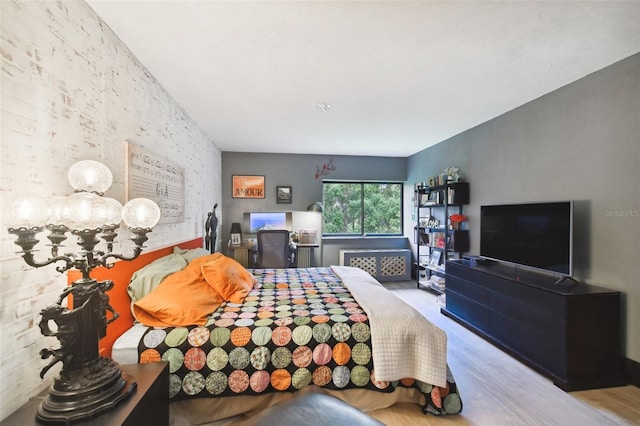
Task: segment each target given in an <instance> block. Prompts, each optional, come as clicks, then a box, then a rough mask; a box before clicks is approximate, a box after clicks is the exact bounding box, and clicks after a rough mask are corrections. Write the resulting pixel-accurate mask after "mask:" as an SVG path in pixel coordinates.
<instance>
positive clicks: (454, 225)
mask: <svg viewBox="0 0 640 426" xmlns="http://www.w3.org/2000/svg"><path fill="white" fill-rule="evenodd" d="M468 219H469V218H468V217H467V216H465V215H463V214H452V215H451V216H449V222H450V223H451V229H460V228H461V225H462V222H466V221H467V220H468Z"/></svg>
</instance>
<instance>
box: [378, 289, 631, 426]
mask: <svg viewBox="0 0 640 426" xmlns="http://www.w3.org/2000/svg"><path fill="white" fill-rule="evenodd" d="M385 286H387V287H388V288H390V289H393V291H394V293H395V294H396V295H397V296H399V297H400V298H401V299H403V300H404V301H406V302H407V303H409V304H410V305H412V306H413V307H414V308H416V309H417V310H418V311H420V312H421V313H422V314H423V315H425V316H426V317H427V318H428V319H429V320H431V321H432V322H433V323H434V324H436V325H438V326H439V327H440V328H442V329H443V330H445V331H446V333H447V336H448V346H447V352H448V355H447V356H448V363H449V367H450V368H451V371H452V372H453V376H454V377H455V379H456V382H457V384H458V388H459V390H460V396H461V398H462V402H463V409H462V413H461V414H459V415H456V416H447V417H435V416H431V415H424V414H422V413H421V412H420V410H419V409H417V408H416V407H415V406H412V405H409V404H407V405H396V406H394V407H391V408H386V409H383V410H377V411H373V412H370V413H369V414H370V415H372V416H373V417H375V418H377V419H378V420H380V421H381V422H383V423H385V424H386V425H388V426H405V425H406V426H413V425H416V424H420V425H447V426H454V425H492V426H497V425H562V426H565V425H576V426H578V425H598V426H604V425H640V388H638V387H635V386H631V385H629V386H624V387H617V388H608V389H596V390H588V391H580V392H570V393H567V392H564V391H563V390H561V389H560V388H558V387H556V386H555V385H553V383H552V382H551V381H550V380H548V379H546V378H544V377H543V376H541V375H539V374H538V373H536V372H535V371H533V370H531V369H530V368H528V367H526V366H525V365H523V364H521V363H520V362H518V361H516V360H515V359H514V358H512V357H511V356H509V355H507V354H505V353H504V352H502V351H501V350H499V349H497V348H496V347H495V346H493V345H491V344H490V343H488V342H487V341H485V340H483V339H482V338H480V337H478V336H477V335H475V334H474V333H472V332H470V331H469V330H467V329H466V328H464V327H462V326H460V325H459V324H457V323H455V322H454V321H452V320H451V319H449V318H447V317H445V316H444V315H442V314H440V311H439V306H438V303H437V299H436V296H435V295H434V294H433V293H431V292H429V291H425V290H418V289H416V288H415V284H414V283H397V284H391V283H385Z"/></svg>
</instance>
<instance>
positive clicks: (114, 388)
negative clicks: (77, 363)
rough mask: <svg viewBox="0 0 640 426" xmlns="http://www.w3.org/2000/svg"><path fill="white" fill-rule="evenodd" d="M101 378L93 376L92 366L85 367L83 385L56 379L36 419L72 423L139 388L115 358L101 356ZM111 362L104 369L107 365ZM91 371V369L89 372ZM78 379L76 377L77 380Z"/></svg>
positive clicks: (91, 415)
mask: <svg viewBox="0 0 640 426" xmlns="http://www.w3.org/2000/svg"><path fill="white" fill-rule="evenodd" d="M99 360H100V362H99V364H102V365H100V366H99V367H98V368H100V369H102V373H104V372H105V371H106V372H107V374H108V376H105V375H104V374H100V377H92V370H94V372H95V370H96V366H94V367H93V368H91V367H89V368H84V369H83V371H82V372H81V374H82V377H81V378H79V379H78V380H81V384H80V387H79V388H78V386H77V383H71V384H69V383H63V382H62V381H61V380H60V379H56V381H55V383H54V384H53V385H51V388H50V390H49V394H48V395H47V398H46V399H45V400H44V401H42V403H41V404H40V406H39V407H38V411H37V413H36V419H37V420H38V421H39V422H41V423H44V424H70V423H74V422H79V421H82V420H87V419H91V418H94V417H96V416H97V415H99V414H100V413H102V412H104V411H108V410H111V409H113V408H115V406H116V405H117V404H118V403H120V402H121V401H123V400H125V399H126V398H127V397H129V395H131V394H132V393H133V391H134V390H135V389H136V387H137V384H136V382H135V381H134V378H133V377H132V376H130V375H128V374H126V373H123V372H122V371H121V370H120V366H119V365H118V363H116V362H115V361H113V360H111V359H108V358H100V359H99ZM105 363H106V364H108V365H107V367H106V368H105V365H103V364H105ZM87 370H88V371H87ZM74 382H75V380H74Z"/></svg>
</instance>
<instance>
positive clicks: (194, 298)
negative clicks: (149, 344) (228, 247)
mask: <svg viewBox="0 0 640 426" xmlns="http://www.w3.org/2000/svg"><path fill="white" fill-rule="evenodd" d="M215 256H216V255H215V254H213V255H209V256H204V257H200V258H198V259H195V260H193V261H192V262H191V263H189V265H187V267H186V268H184V269H183V270H182V271H178V272H176V273H174V274H171V275H169V276H168V277H167V278H165V279H164V280H163V281H162V282H161V283H160V284H159V285H158V287H156V288H155V290H153V291H152V292H150V293H149V294H147V295H146V296H144V297H143V298H141V299H140V300H138V301H137V302H135V303H134V305H133V312H134V315H135V317H136V319H137V320H138V321H140V322H141V323H142V324H144V325H147V326H153V327H170V326H187V325H205V324H206V322H207V317H208V316H209V315H210V314H211V313H212V312H213V311H215V310H216V309H217V308H218V307H219V306H220V304H221V303H222V302H223V299H222V297H221V296H220V294H219V293H218V292H217V291H216V290H215V289H214V288H212V287H211V286H210V285H209V284H208V283H207V281H205V279H204V277H203V276H202V264H203V263H204V262H206V261H207V260H211V258H212V257H215Z"/></svg>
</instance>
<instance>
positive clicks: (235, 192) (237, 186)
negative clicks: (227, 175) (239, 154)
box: [231, 175, 264, 198]
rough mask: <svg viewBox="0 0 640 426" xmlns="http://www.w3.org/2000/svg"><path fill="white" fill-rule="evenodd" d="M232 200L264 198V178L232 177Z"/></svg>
mask: <svg viewBox="0 0 640 426" xmlns="http://www.w3.org/2000/svg"><path fill="white" fill-rule="evenodd" d="M232 180H233V187H232V188H231V196H232V197H233V198H264V176H238V175H233V176H232Z"/></svg>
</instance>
